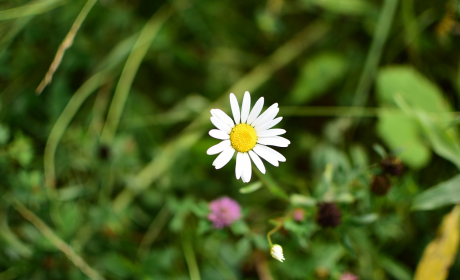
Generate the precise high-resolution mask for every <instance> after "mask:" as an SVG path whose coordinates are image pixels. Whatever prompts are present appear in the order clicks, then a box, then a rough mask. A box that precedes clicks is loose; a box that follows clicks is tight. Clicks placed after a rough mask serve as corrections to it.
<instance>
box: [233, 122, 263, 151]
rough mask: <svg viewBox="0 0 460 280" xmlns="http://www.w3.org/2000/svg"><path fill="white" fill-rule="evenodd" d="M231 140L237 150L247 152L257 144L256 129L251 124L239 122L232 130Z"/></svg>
mask: <svg viewBox="0 0 460 280" xmlns="http://www.w3.org/2000/svg"><path fill="white" fill-rule="evenodd" d="M230 142H231V143H232V147H233V148H234V149H235V150H237V151H238V152H241V153H246V152H248V151H250V150H252V148H254V146H255V145H256V144H257V134H256V130H255V129H254V127H252V126H250V125H249V124H245V123H240V124H237V125H235V127H234V128H233V129H232V131H231V132H230Z"/></svg>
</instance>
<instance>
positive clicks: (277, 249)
mask: <svg viewBox="0 0 460 280" xmlns="http://www.w3.org/2000/svg"><path fill="white" fill-rule="evenodd" d="M270 255H272V257H273V258H274V259H277V260H279V261H280V262H283V261H284V256H283V247H281V246H280V245H278V244H275V245H273V246H272V248H271V249H270Z"/></svg>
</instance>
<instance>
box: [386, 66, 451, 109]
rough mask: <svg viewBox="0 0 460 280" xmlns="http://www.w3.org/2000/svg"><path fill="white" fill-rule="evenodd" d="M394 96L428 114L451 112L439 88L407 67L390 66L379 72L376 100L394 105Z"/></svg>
mask: <svg viewBox="0 0 460 280" xmlns="http://www.w3.org/2000/svg"><path fill="white" fill-rule="evenodd" d="M396 94H400V95H401V96H402V97H403V98H404V99H405V100H407V102H408V103H409V104H411V105H413V106H415V107H416V108H421V109H424V110H427V111H430V112H446V111H450V110H452V108H451V107H450V106H449V104H448V103H447V102H446V101H445V100H444V98H443V94H442V91H441V90H440V89H439V87H438V86H437V85H436V84H434V83H433V82H431V81H430V80H428V79H427V78H425V77H424V76H423V75H422V74H420V73H418V72H417V71H416V70H415V69H413V68H412V67H409V66H391V67H386V68H383V69H382V70H380V71H379V74H378V77H377V98H378V99H379V101H380V103H381V104H383V105H385V104H395V100H394V96H395V95H396Z"/></svg>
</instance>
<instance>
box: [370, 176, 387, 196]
mask: <svg viewBox="0 0 460 280" xmlns="http://www.w3.org/2000/svg"><path fill="white" fill-rule="evenodd" d="M390 189H391V182H390V179H389V178H388V177H387V176H382V175H375V176H374V178H372V183H371V191H372V192H373V193H374V194H375V195H378V196H382V195H386V194H387V193H388V191H389V190H390Z"/></svg>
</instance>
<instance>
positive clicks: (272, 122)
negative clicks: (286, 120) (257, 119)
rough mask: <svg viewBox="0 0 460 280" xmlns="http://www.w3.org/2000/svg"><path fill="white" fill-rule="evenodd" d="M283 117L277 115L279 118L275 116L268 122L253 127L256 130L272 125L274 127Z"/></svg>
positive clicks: (260, 130)
mask: <svg viewBox="0 0 460 280" xmlns="http://www.w3.org/2000/svg"><path fill="white" fill-rule="evenodd" d="M282 119H283V117H279V118H276V119H274V120H272V121H270V122H266V123H264V124H261V125H259V126H257V128H255V130H256V132H262V131H264V130H267V129H270V128H272V127H274V126H275V125H277V124H278V123H279V122H280V121H281V120H282Z"/></svg>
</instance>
